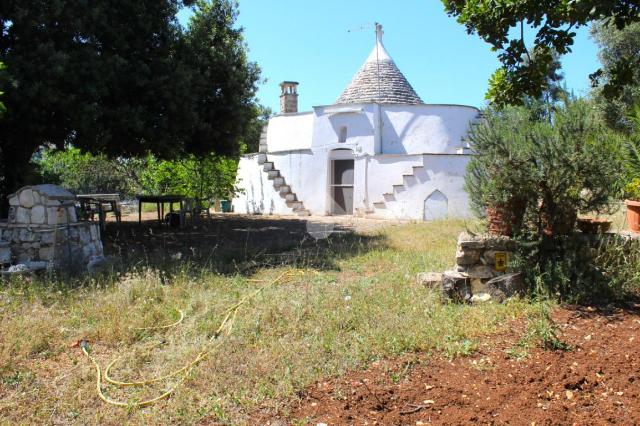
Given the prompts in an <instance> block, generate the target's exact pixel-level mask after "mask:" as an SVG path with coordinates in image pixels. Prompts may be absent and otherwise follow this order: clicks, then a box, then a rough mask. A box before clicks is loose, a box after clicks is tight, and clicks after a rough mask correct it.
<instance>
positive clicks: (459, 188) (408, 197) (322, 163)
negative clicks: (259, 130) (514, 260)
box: [233, 104, 478, 220]
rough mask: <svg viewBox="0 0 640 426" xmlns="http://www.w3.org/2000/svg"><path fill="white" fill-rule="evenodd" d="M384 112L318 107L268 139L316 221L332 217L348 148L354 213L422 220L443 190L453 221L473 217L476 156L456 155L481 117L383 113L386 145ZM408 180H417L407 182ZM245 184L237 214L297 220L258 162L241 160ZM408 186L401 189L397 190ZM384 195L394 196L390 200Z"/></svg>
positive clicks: (429, 110)
mask: <svg viewBox="0 0 640 426" xmlns="http://www.w3.org/2000/svg"><path fill="white" fill-rule="evenodd" d="M378 108H379V107H378V106H377V105H373V104H368V105H350V106H348V107H338V106H331V107H315V108H314V111H313V112H312V113H307V114H294V115H282V116H277V117H274V118H272V119H271V120H270V121H269V128H268V133H267V144H268V153H267V157H268V161H271V162H273V163H274V167H275V168H276V169H278V170H280V174H281V175H282V176H283V177H284V178H285V180H286V183H287V184H288V185H290V186H291V189H292V191H293V192H294V193H295V194H296V195H297V197H298V200H300V201H302V202H303V203H304V206H305V208H306V209H307V210H309V211H310V212H311V213H312V214H316V215H326V214H329V213H330V209H331V202H330V197H329V184H330V177H331V176H330V165H331V164H330V161H331V158H332V157H335V156H336V151H335V150H336V149H349V150H350V151H344V152H342V154H341V155H342V157H344V156H345V155H346V156H348V157H353V158H354V213H355V214H370V213H375V214H376V215H379V216H383V217H389V218H403V219H415V220H422V219H423V215H424V202H425V199H426V198H427V197H428V196H429V195H430V194H432V193H433V192H434V191H436V190H438V191H440V192H441V193H443V194H444V196H445V197H446V199H447V209H448V214H449V215H450V216H452V217H465V216H469V215H470V211H469V201H468V197H467V194H466V193H465V192H464V190H463V185H464V172H465V167H466V164H467V162H468V159H469V157H468V156H467V155H459V154H455V153H456V148H458V147H460V146H461V145H462V143H461V139H462V138H463V137H464V136H466V133H467V129H468V126H469V122H470V121H472V120H473V119H474V118H475V117H476V115H477V113H478V110H477V109H476V108H473V107H465V106H453V105H385V106H382V108H381V109H382V112H381V117H382V119H383V123H384V124H383V132H382V141H381V143H380V140H379V139H378V136H379V135H377V134H376V128H378V126H376V125H375V123H376V120H378V117H379V115H378ZM342 126H347V129H348V130H347V140H346V142H345V143H339V142H338V137H339V134H340V128H341V127H342ZM394 138H395V141H396V142H394ZM400 138H401V139H400ZM400 140H401V141H402V143H399V141H400ZM380 151H382V152H380ZM426 153H429V154H433V155H423V154H426ZM436 154H440V155H436ZM413 166H424V168H419V169H413ZM405 174H406V175H412V174H413V176H411V177H408V178H403V175H405ZM238 179H239V186H240V187H242V188H244V193H243V194H240V195H238V197H236V199H235V200H233V205H234V209H235V211H237V212H241V213H264V214H291V213H292V210H291V209H290V208H289V207H288V206H287V205H286V203H285V202H284V199H283V198H282V197H280V195H279V194H278V193H277V192H276V191H275V189H274V188H273V181H271V180H268V179H267V174H266V173H265V172H263V168H262V166H261V165H258V162H257V156H255V155H250V156H244V157H243V158H242V159H241V161H240V165H239V168H238ZM402 183H404V184H405V185H403V187H396V188H395V189H394V187H393V185H394V184H402ZM384 193H393V194H394V195H393V196H391V197H387V199H386V200H385V198H384V197H383V194H384ZM383 200H384V201H385V208H375V209H374V206H373V204H374V203H377V202H380V201H383Z"/></svg>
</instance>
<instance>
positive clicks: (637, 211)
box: [624, 178, 640, 232]
mask: <svg viewBox="0 0 640 426" xmlns="http://www.w3.org/2000/svg"><path fill="white" fill-rule="evenodd" d="M624 192H625V197H626V200H625V201H624V203H625V204H626V205H627V223H628V224H629V229H631V231H632V232H640V178H635V179H633V180H632V181H631V182H629V183H628V184H627V186H626V187H625V191H624Z"/></svg>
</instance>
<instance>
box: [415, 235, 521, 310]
mask: <svg viewBox="0 0 640 426" xmlns="http://www.w3.org/2000/svg"><path fill="white" fill-rule="evenodd" d="M515 250H516V244H515V241H513V240H512V239H510V238H507V237H499V236H493V235H471V234H469V233H467V232H463V233H461V234H460V236H459V237H458V246H457V251H456V268H455V269H454V270H450V271H445V272H444V273H443V274H438V273H433V272H430V273H420V274H418V278H417V279H418V282H419V283H421V284H424V285H426V286H428V287H431V288H439V289H440V290H441V292H442V295H443V297H444V298H445V299H448V300H454V301H460V302H483V301H488V300H494V301H497V302H502V301H503V300H505V299H506V298H508V297H510V296H513V295H515V294H524V291H525V287H524V282H523V279H522V275H521V274H520V273H519V272H518V271H514V270H512V266H510V265H509V263H510V262H511V260H512V259H513V256H514V253H515Z"/></svg>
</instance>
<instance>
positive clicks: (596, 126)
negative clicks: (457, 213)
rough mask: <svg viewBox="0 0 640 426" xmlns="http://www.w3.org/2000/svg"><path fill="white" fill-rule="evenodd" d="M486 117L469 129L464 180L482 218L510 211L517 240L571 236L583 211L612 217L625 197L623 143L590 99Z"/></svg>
mask: <svg viewBox="0 0 640 426" xmlns="http://www.w3.org/2000/svg"><path fill="white" fill-rule="evenodd" d="M485 117H486V121H485V123H484V124H481V125H479V126H476V127H475V128H474V129H472V131H471V140H472V144H473V151H474V154H475V155H474V156H473V157H472V159H471V160H470V162H469V165H468V169H467V175H466V189H467V192H468V193H469V196H470V198H471V201H472V205H473V207H474V210H475V212H476V213H477V214H478V215H480V216H484V214H485V211H486V209H487V208H491V207H500V208H504V207H505V206H506V207H507V208H509V207H511V211H507V213H509V214H510V216H511V217H510V218H509V219H510V220H511V221H512V222H513V225H514V226H515V227H516V229H514V231H515V232H516V234H518V233H533V234H534V235H542V234H544V233H546V234H554V235H557V234H566V233H569V232H570V231H571V230H572V229H573V225H574V224H575V219H576V217H577V214H578V213H591V212H594V211H595V212H608V211H609V210H610V206H611V202H612V201H613V200H614V199H616V198H618V197H619V196H620V195H621V189H622V188H621V182H622V180H623V179H622V178H623V167H622V149H621V148H622V145H623V144H622V139H621V138H620V137H619V136H618V135H617V134H615V133H613V132H612V131H611V130H609V129H608V128H607V127H606V125H605V124H604V123H603V122H602V121H601V120H600V119H599V117H598V114H597V112H596V111H595V110H594V109H593V108H591V107H590V105H589V104H588V103H587V102H586V101H584V100H580V99H577V100H573V99H567V100H565V101H564V102H563V103H562V104H560V105H554V106H548V105H541V104H531V105H529V106H523V107H506V108H504V109H502V110H496V109H490V110H489V111H487V112H486V114H485ZM513 206H517V209H516V208H514V207H513ZM516 210H517V211H516Z"/></svg>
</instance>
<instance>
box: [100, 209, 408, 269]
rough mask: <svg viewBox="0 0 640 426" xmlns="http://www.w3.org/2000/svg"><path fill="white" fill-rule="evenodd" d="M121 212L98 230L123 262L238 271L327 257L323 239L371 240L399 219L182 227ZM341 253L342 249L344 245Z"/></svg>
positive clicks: (244, 220)
mask: <svg viewBox="0 0 640 426" xmlns="http://www.w3.org/2000/svg"><path fill="white" fill-rule="evenodd" d="M142 219H143V220H142V224H138V215H137V213H135V214H130V215H125V216H123V221H122V223H120V224H116V223H115V222H114V220H113V218H112V217H109V218H108V222H107V226H106V231H105V232H104V233H103V235H102V242H103V245H104V249H105V254H107V255H111V256H115V257H116V258H117V259H119V261H121V262H123V263H124V265H125V266H126V267H129V266H133V267H135V265H150V266H157V267H162V268H166V267H167V265H171V264H175V265H176V266H180V265H184V264H185V263H186V262H189V263H190V264H192V265H195V266H198V267H205V268H209V269H214V270H216V271H217V272H221V273H238V272H240V273H244V272H249V271H250V270H251V269H252V268H255V267H257V266H259V265H261V266H268V265H278V264H282V263H290V262H291V260H292V259H295V261H296V262H300V261H302V262H311V263H313V265H308V266H315V267H318V266H322V265H317V264H316V263H317V261H321V262H331V256H329V254H330V250H328V246H330V245H331V244H332V243H330V242H328V241H327V240H328V237H329V236H330V237H331V239H332V240H333V241H335V240H336V238H338V240H340V241H341V242H342V243H343V245H346V246H351V245H353V244H356V243H364V242H366V241H365V240H367V241H368V240H374V239H376V235H379V232H377V231H379V230H380V229H381V228H384V227H389V226H396V225H398V224H400V223H401V222H397V221H388V220H377V219H368V218H357V217H351V216H333V217H331V216H326V217H322V216H309V217H299V216H258V215H240V214H212V215H211V217H210V218H205V217H203V218H201V219H200V220H199V221H198V222H197V223H191V222H190V223H188V224H187V226H185V227H184V228H180V227H171V226H168V225H162V226H160V225H159V224H158V221H157V215H156V213H155V212H146V213H144V214H143V218H142ZM346 252H348V247H347V250H346ZM329 266H330V265H329Z"/></svg>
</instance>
